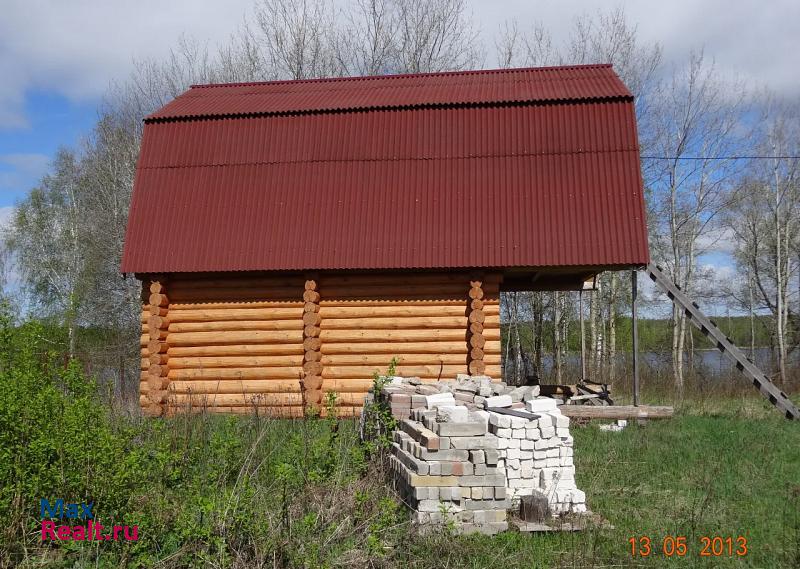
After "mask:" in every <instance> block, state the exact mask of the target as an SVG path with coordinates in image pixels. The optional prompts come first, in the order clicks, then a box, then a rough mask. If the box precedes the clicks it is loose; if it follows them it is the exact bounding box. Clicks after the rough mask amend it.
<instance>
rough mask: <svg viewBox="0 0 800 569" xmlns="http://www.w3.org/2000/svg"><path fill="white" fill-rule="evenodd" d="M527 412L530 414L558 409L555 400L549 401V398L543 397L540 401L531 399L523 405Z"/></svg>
mask: <svg viewBox="0 0 800 569" xmlns="http://www.w3.org/2000/svg"><path fill="white" fill-rule="evenodd" d="M525 406H526V408H527V409H528V411H530V412H531V413H536V412H546V411H552V410H554V409H558V405H557V404H556V400H555V399H551V398H549V397H543V398H540V399H532V400H530V401H528V402H527V403H526V404H525Z"/></svg>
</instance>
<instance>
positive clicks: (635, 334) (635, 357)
mask: <svg viewBox="0 0 800 569" xmlns="http://www.w3.org/2000/svg"><path fill="white" fill-rule="evenodd" d="M638 275H639V273H638V272H637V270H636V269H634V270H632V271H631V337H632V339H633V342H632V343H633V346H632V352H633V353H632V357H631V359H632V362H633V405H634V406H635V407H636V406H638V405H639V320H638V314H637V310H636V300H637V298H638V296H639V290H638V289H639V286H638V284H639V283H638V278H637V277H638Z"/></svg>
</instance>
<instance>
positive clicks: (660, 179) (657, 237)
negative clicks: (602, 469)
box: [647, 52, 747, 391]
mask: <svg viewBox="0 0 800 569" xmlns="http://www.w3.org/2000/svg"><path fill="white" fill-rule="evenodd" d="M745 101H746V99H745V90H744V87H743V86H742V85H740V84H736V83H726V82H724V81H723V80H722V79H720V77H719V75H718V74H717V72H716V70H715V68H714V65H713V63H708V62H707V61H706V59H705V57H704V55H703V53H702V52H699V53H692V54H691V56H690V59H689V62H688V64H687V65H686V66H685V68H682V69H678V70H676V71H674V72H673V75H672V78H671V81H670V83H669V84H668V85H667V86H666V87H665V89H664V90H663V92H662V93H660V95H659V97H658V100H657V101H656V103H655V104H654V105H653V112H654V113H655V114H654V123H655V126H654V128H655V133H654V144H653V147H652V148H653V151H654V152H655V154H656V155H657V158H656V160H654V162H656V161H657V162H658V164H655V165H653V167H652V170H651V173H652V176H651V177H650V178H649V179H648V180H647V183H648V185H649V189H650V191H651V192H652V195H653V203H652V204H651V211H652V212H653V214H654V215H652V216H651V218H650V223H649V228H650V243H651V250H652V251H653V253H654V256H655V257H656V259H657V260H659V261H660V262H662V263H663V264H664V265H665V267H666V269H667V272H668V274H669V276H670V278H672V280H673V281H674V282H675V283H676V284H678V286H680V287H681V288H682V289H683V290H684V292H686V293H687V294H689V295H690V296H691V294H692V292H693V287H694V283H695V280H696V278H697V276H698V275H697V272H698V267H697V258H698V256H700V255H701V254H703V253H704V252H706V251H705V249H704V247H702V246H701V237H704V236H707V235H708V234H709V233H710V232H711V231H713V230H714V229H715V228H716V227H717V221H718V214H719V213H720V212H722V211H724V209H725V208H726V207H728V206H729V204H730V203H731V200H732V195H731V189H732V186H733V185H734V183H735V176H736V174H737V173H738V172H739V169H740V165H739V164H738V163H737V161H735V160H732V159H731V157H732V156H735V155H736V154H737V153H738V152H739V151H740V150H741V148H742V143H743V139H742V136H741V133H740V130H739V129H740V127H741V125H742V124H743V119H744V117H745V114H746V112H747V106H746V104H745ZM671 321H672V363H673V370H674V381H675V386H676V387H677V388H678V390H679V391H680V390H682V389H683V386H684V350H685V346H686V334H687V321H686V314H685V313H684V312H683V310H681V309H680V308H678V307H677V306H673V308H672V319H671Z"/></svg>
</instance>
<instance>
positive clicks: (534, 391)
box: [522, 385, 541, 403]
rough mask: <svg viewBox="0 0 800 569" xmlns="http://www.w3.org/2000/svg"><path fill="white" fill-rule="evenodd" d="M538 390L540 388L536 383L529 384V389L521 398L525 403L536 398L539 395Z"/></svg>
mask: <svg viewBox="0 0 800 569" xmlns="http://www.w3.org/2000/svg"><path fill="white" fill-rule="evenodd" d="M540 391H541V389H540V388H539V386H538V385H531V386H529V391H528V392H527V393H526V394H525V395H523V396H522V400H523V401H525V402H526V403H527V402H528V401H531V400H533V399H536V398H537V397H539V392H540Z"/></svg>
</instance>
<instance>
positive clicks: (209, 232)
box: [122, 65, 649, 273]
mask: <svg viewBox="0 0 800 569" xmlns="http://www.w3.org/2000/svg"><path fill="white" fill-rule="evenodd" d="M648 260H649V255H648V249H647V232H646V225H645V218H644V203H643V196H642V182H641V176H640V171H639V154H638V143H637V137H636V123H635V116H634V110H633V97H632V96H631V94H630V92H629V91H628V90H627V88H625V86H624V85H623V84H622V82H621V81H620V80H619V78H618V77H617V75H616V74H615V73H614V72H613V70H612V69H611V67H610V66H609V65H591V66H576V67H558V68H539V69H511V70H494V71H470V72H455V73H435V74H422V75H396V76H383V77H366V78H361V77H358V78H343V79H320V80H308V81H277V82H268V83H240V84H230V85H207V86H195V87H192V88H191V89H190V90H189V91H187V92H186V93H184V94H183V95H181V96H179V97H178V98H177V99H175V100H174V101H172V102H170V103H169V104H167V105H166V106H165V107H164V108H162V109H161V110H159V111H157V112H155V113H153V114H152V115H150V116H149V117H147V119H146V121H145V128H144V137H143V140H142V149H141V155H140V158H139V163H138V166H137V174H136V180H135V184H134V192H133V198H132V203H131V209H130V216H129V223H128V230H127V235H126V240H125V249H124V253H123V262H122V270H123V271H124V272H139V273H148V272H184V271H186V272H189V271H231V270H304V269H404V268H455V267H459V268H463V267H497V268H502V267H569V266H572V267H574V266H584V267H585V266H591V267H611V266H632V265H640V264H645V263H647V261H648Z"/></svg>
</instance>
